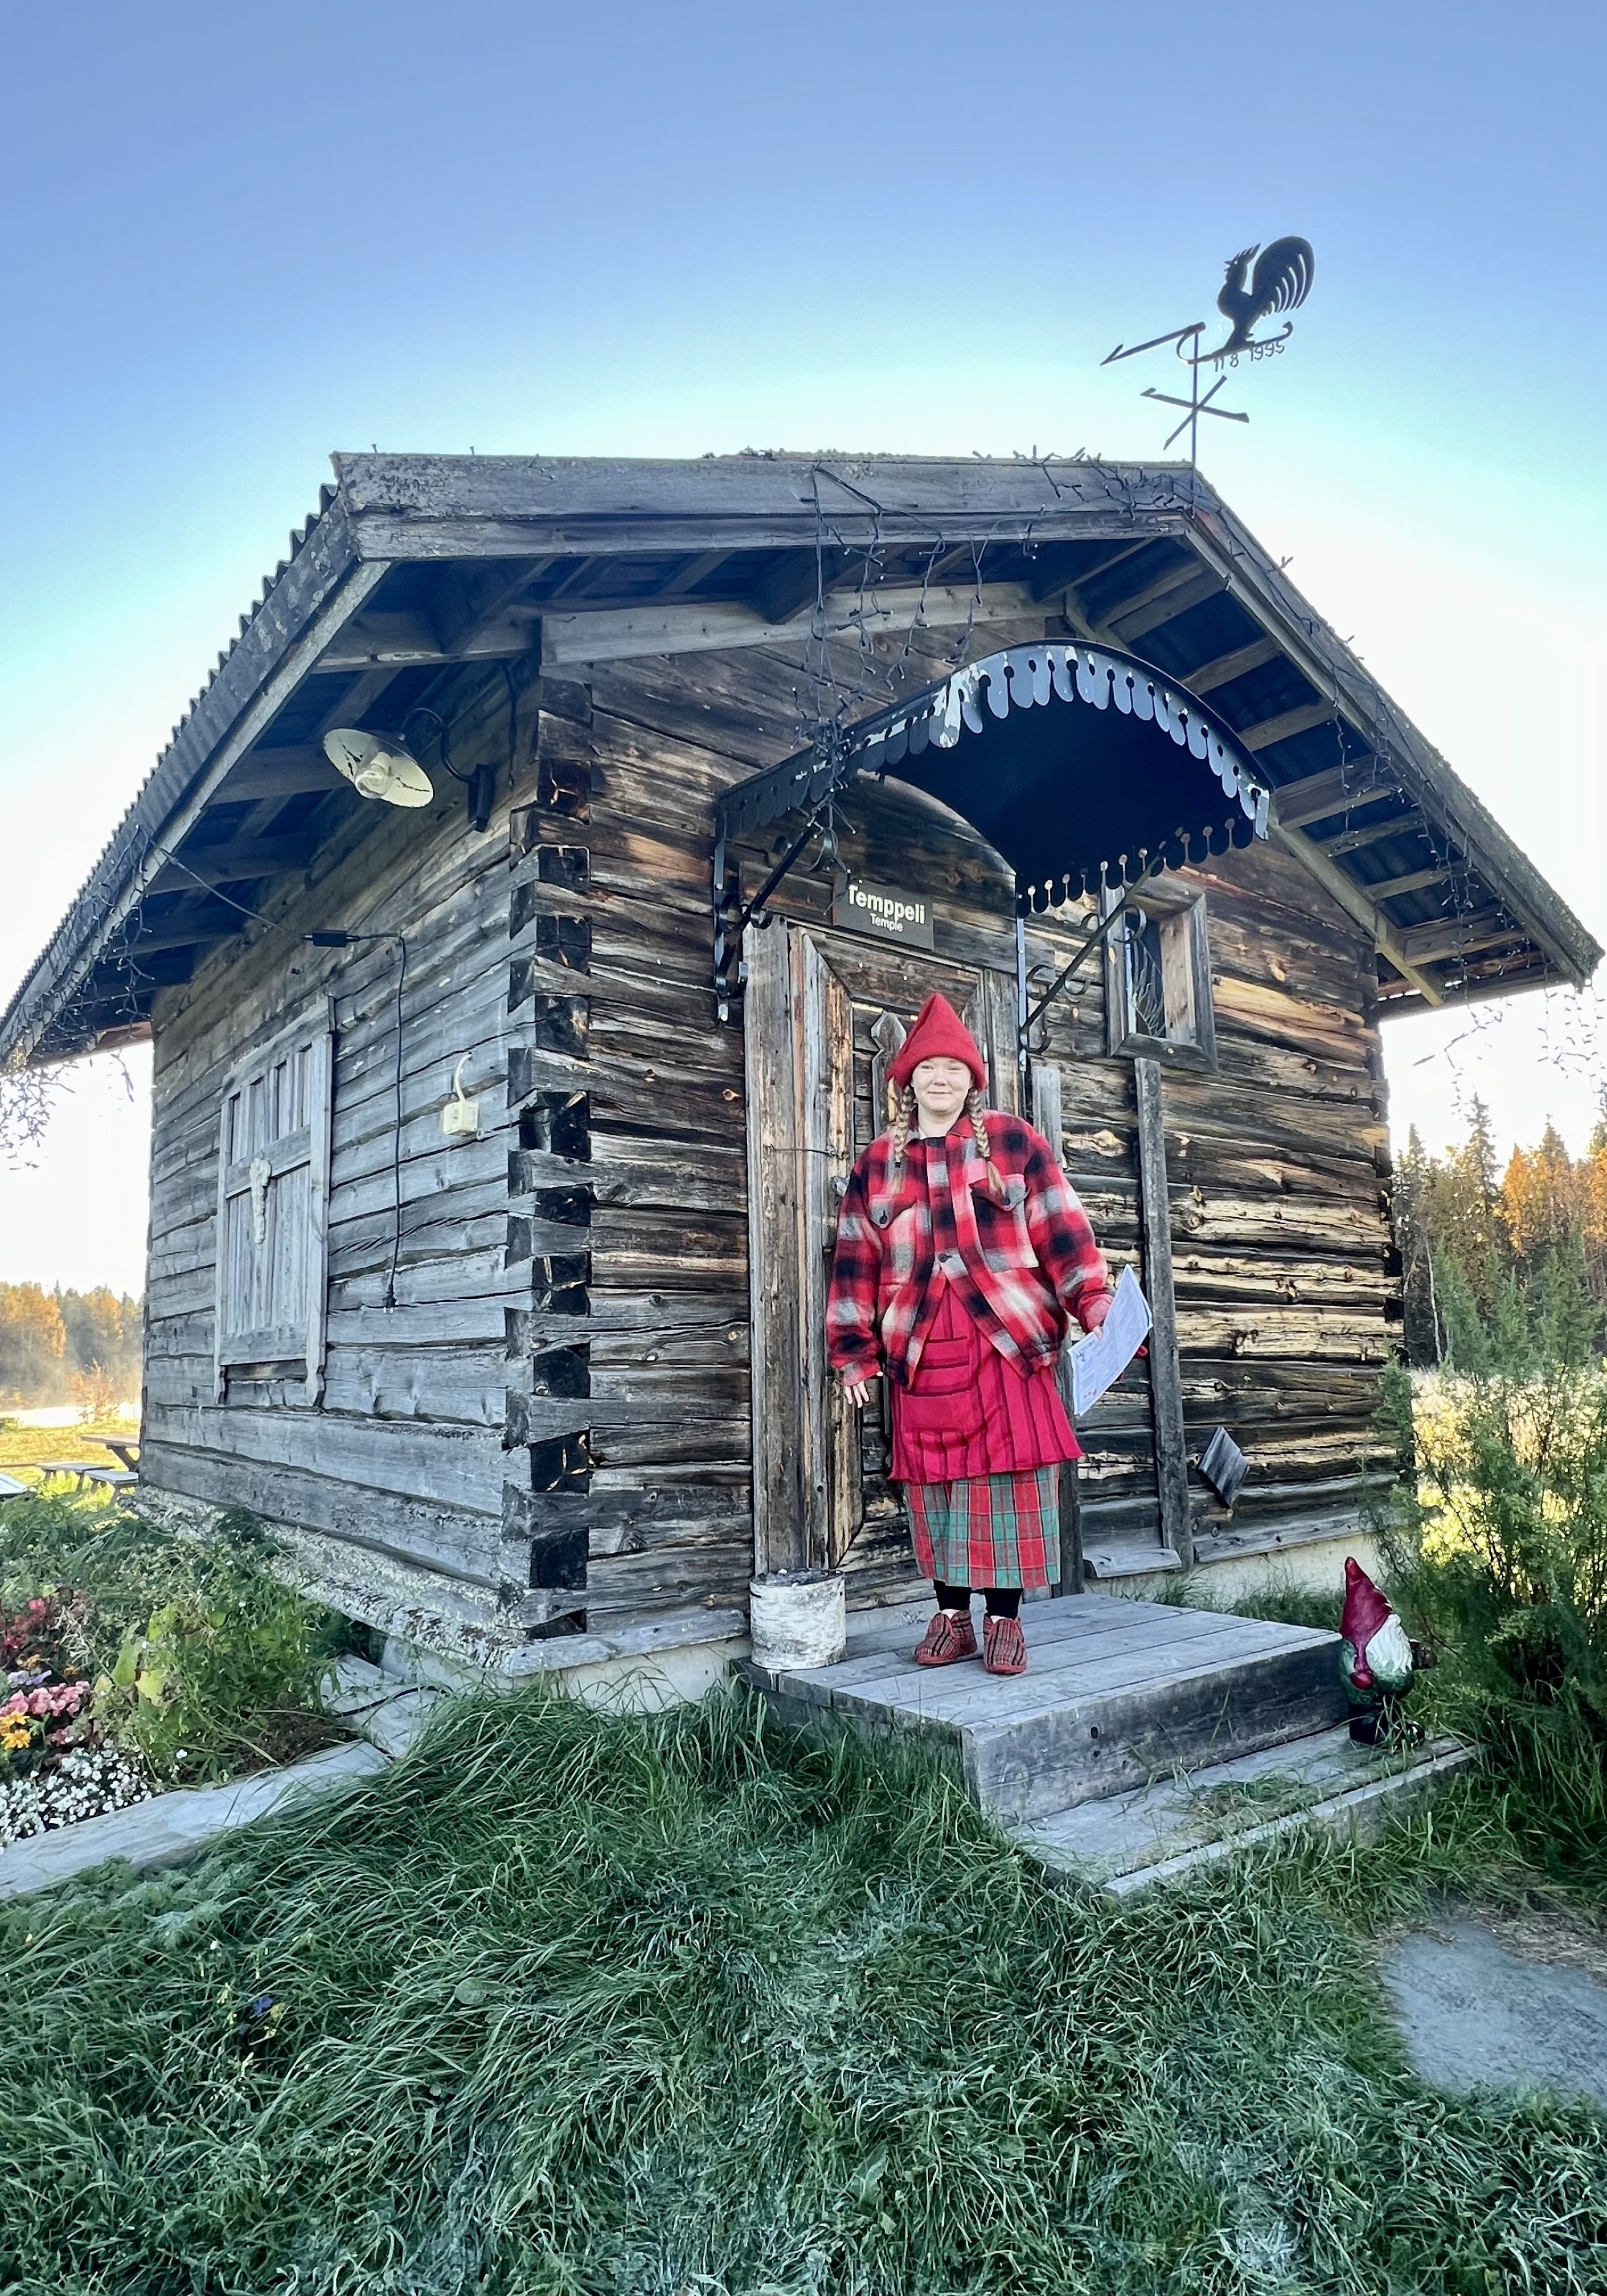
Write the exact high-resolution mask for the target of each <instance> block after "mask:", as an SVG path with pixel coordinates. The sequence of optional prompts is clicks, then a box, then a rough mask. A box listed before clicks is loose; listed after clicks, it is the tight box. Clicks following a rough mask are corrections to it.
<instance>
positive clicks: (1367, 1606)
mask: <svg viewBox="0 0 1607 2296" xmlns="http://www.w3.org/2000/svg"><path fill="white" fill-rule="evenodd" d="M1389 1616H1390V1605H1389V1603H1388V1602H1387V1601H1386V1600H1385V1598H1384V1596H1383V1595H1382V1594H1380V1592H1379V1590H1378V1588H1377V1587H1375V1586H1374V1585H1373V1581H1372V1579H1369V1578H1368V1576H1367V1574H1366V1572H1365V1570H1363V1569H1362V1566H1361V1564H1360V1563H1359V1562H1357V1560H1356V1558H1355V1556H1354V1555H1350V1554H1348V1555H1347V1556H1346V1557H1345V1608H1344V1614H1343V1616H1342V1617H1341V1620H1340V1632H1341V1635H1343V1636H1344V1637H1345V1640H1346V1641H1347V1642H1348V1643H1349V1645H1350V1647H1351V1649H1352V1650H1353V1651H1354V1652H1356V1661H1357V1663H1356V1679H1357V1682H1358V1683H1360V1684H1361V1685H1362V1686H1363V1688H1364V1689H1365V1687H1366V1685H1368V1684H1369V1683H1370V1682H1371V1681H1372V1679H1373V1677H1372V1674H1371V1672H1370V1671H1369V1670H1368V1667H1367V1644H1369V1643H1370V1642H1371V1641H1372V1639H1373V1636H1374V1635H1375V1634H1376V1633H1377V1632H1378V1630H1379V1628H1380V1627H1382V1625H1383V1622H1384V1620H1386V1619H1387V1618H1388V1617H1389Z"/></svg>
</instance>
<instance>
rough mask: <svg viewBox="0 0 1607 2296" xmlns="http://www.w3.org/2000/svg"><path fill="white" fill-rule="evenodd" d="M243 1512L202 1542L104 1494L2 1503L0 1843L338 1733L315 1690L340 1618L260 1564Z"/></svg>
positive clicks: (261, 1545) (254, 1528)
mask: <svg viewBox="0 0 1607 2296" xmlns="http://www.w3.org/2000/svg"><path fill="white" fill-rule="evenodd" d="M272 1552H273V1550H272V1546H271V1542H269V1541H268V1540H267V1539H266V1538H265V1537H264V1535H263V1533H262V1530H261V1528H260V1526H259V1525H258V1524H256V1523H255V1522H254V1521H252V1520H251V1519H250V1517H246V1516H234V1517H225V1520H224V1521H223V1523H222V1524H221V1525H220V1526H219V1530H218V1534H217V1538H215V1539H214V1540H213V1541H211V1542H208V1543H204V1544H203V1543H201V1542H199V1541H196V1540H192V1539H184V1538H176V1537H175V1536H173V1535H172V1534H171V1533H168V1532H167V1531H164V1530H161V1529H158V1528H157V1527H156V1526H155V1525H153V1524H152V1523H149V1522H146V1521H143V1520H142V1519H141V1518H139V1517H137V1516H135V1515H133V1514H130V1513H127V1512H125V1511H123V1510H121V1509H119V1507H117V1506H116V1505H109V1504H108V1503H107V1502H106V1501H105V1500H103V1499H100V1498H85V1499H77V1500H68V1499H60V1498H40V1499H37V1500H32V1499H30V1500H16V1501H14V1502H12V1504H11V1505H9V1506H8V1507H7V1508H6V1510H5V1511H4V1516H3V1517H0V1666H3V1668H4V1697H3V1698H0V1849H4V1846H5V1844H6V1843H7V1842H11V1841H21V1840H23V1839H25V1838H26V1837H28V1836H29V1835H31V1834H37V1833H46V1832H49V1831H51V1830H52V1829H53V1828H54V1827H57V1826H61V1825H74V1824H76V1823H77V1822H78V1820H79V1819H81V1818H86V1817H94V1816H100V1815H101V1814H102V1812H104V1811H107V1810H113V1809H122V1808H127V1806H128V1804H129V1803H130V1802H134V1801H140V1800H145V1799H146V1798H147V1797H148V1796H149V1795H151V1794H152V1793H156V1792H161V1791H162V1790H163V1788H165V1787H168V1786H171V1785H178V1784H202V1783H209V1782H215V1781H220V1780H224V1779H227V1778H231V1777H234V1776H238V1775H242V1774H243V1773H246V1772H249V1771H252V1770H257V1769H261V1768H265V1767H270V1766H274V1765H276V1764H279V1763H281V1762H285V1761H290V1760H293V1759H296V1758H297V1757H299V1755H302V1754H305V1753H307V1752H309V1751H313V1750H314V1749H315V1748H316V1747H319V1746H323V1745H327V1744H329V1743H332V1741H333V1740H334V1739H336V1738H338V1737H340V1735H341V1734H342V1733H341V1731H340V1726H338V1725H337V1724H335V1723H333V1722H332V1721H331V1719H330V1718H329V1717H328V1716H327V1715H325V1714H324V1711H323V1710H322V1708H321V1706H320V1703H319V1696H318V1693H319V1689H320V1685H321V1684H322V1681H323V1678H324V1676H325V1675H326V1674H327V1672H328V1670H329V1668H330V1666H331V1664H332V1660H333V1657H334V1655H335V1652H336V1651H337V1649H338V1648H339V1646H340V1640H341V1635H340V1628H341V1624H342V1622H341V1621H340V1620H336V1619H334V1618H333V1617H332V1614H331V1613H329V1612H327V1611H321V1610H319V1609H317V1608H316V1607H315V1606H314V1605H312V1604H310V1603H305V1602H303V1601H302V1600H301V1599H300V1598H299V1596H298V1595H296V1594H295V1593H294V1592H293V1591H292V1590H291V1589H290V1588H288V1587H285V1586H283V1584H282V1583H281V1581H280V1580H279V1579H277V1578H276V1577H275V1574H274V1572H273V1571H272V1570H271V1569H270V1568H269V1567H268V1565H269V1562H270V1560H271V1557H272Z"/></svg>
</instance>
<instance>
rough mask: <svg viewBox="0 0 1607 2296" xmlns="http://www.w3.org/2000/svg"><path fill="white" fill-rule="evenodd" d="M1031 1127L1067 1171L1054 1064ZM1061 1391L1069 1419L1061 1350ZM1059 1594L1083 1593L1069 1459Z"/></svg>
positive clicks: (1039, 1073)
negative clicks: (1046, 1143)
mask: <svg viewBox="0 0 1607 2296" xmlns="http://www.w3.org/2000/svg"><path fill="white" fill-rule="evenodd" d="M1030 1075H1031V1085H1032V1125H1033V1129H1034V1130H1035V1131H1037V1132H1041V1133H1042V1134H1043V1136H1044V1137H1045V1140H1046V1141H1047V1142H1048V1143H1049V1145H1050V1147H1051V1148H1052V1149H1053V1150H1054V1160H1055V1162H1056V1163H1057V1164H1058V1165H1060V1167H1061V1168H1062V1170H1063V1169H1065V1161H1066V1159H1065V1140H1064V1136H1063V1134H1062V1125H1061V1073H1060V1069H1059V1067H1058V1065H1057V1064H1056V1062H1054V1061H1034V1062H1033V1063H1032V1067H1031V1070H1030ZM1054 1372H1055V1379H1056V1382H1057V1383H1058V1385H1059V1388H1060V1392H1061V1401H1062V1403H1063V1404H1064V1405H1065V1406H1066V1416H1067V1417H1068V1418H1070V1415H1071V1367H1070V1364H1069V1363H1068V1361H1067V1359H1066V1350H1065V1349H1064V1348H1062V1349H1061V1357H1060V1361H1059V1363H1058V1364H1056V1365H1055V1367H1054ZM1054 1591H1055V1593H1056V1594H1057V1595H1080V1594H1081V1593H1082V1592H1083V1591H1084V1588H1083V1521H1082V1504H1081V1499H1080V1496H1079V1494H1078V1487H1077V1462H1076V1460H1075V1459H1068V1460H1067V1461H1066V1463H1065V1464H1064V1465H1063V1466H1062V1469H1061V1471H1060V1584H1059V1585H1058V1586H1057V1587H1056V1588H1055V1590H1054Z"/></svg>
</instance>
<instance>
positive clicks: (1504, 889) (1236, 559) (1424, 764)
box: [1195, 481, 1603, 988]
mask: <svg viewBox="0 0 1607 2296" xmlns="http://www.w3.org/2000/svg"><path fill="white" fill-rule="evenodd" d="M1201 488H1202V493H1203V494H1205V495H1208V496H1209V502H1206V501H1203V500H1202V501H1201V504H1200V506H1199V514H1198V516H1197V518H1196V521H1195V534H1196V539H1197V545H1198V546H1200V547H1201V553H1202V554H1203V555H1206V556H1209V557H1214V558H1215V560H1216V562H1217V564H1218V570H1219V571H1220V572H1222V573H1223V574H1224V575H1225V576H1226V578H1227V582H1228V586H1229V588H1230V589H1237V591H1238V593H1239V594H1240V597H1241V600H1242V602H1243V603H1247V604H1248V605H1249V606H1250V611H1251V612H1252V614H1254V615H1255V616H1256V618H1257V619H1260V620H1262V621H1263V622H1270V623H1271V624H1273V625H1274V626H1275V627H1277V628H1278V630H1279V632H1280V635H1281V637H1282V640H1283V643H1284V644H1285V645H1286V648H1287V651H1288V652H1289V653H1290V655H1291V658H1292V659H1293V660H1296V661H1297V662H1298V663H1299V665H1300V668H1302V669H1304V670H1305V672H1306V674H1307V675H1308V677H1309V678H1310V680H1311V682H1312V684H1313V685H1315V686H1316V689H1317V691H1318V693H1331V694H1332V696H1333V697H1334V700H1335V703H1336V706H1342V707H1343V709H1344V714H1345V715H1346V717H1349V720H1350V722H1351V723H1352V724H1353V725H1354V726H1356V727H1357V729H1358V731H1360V732H1361V733H1362V734H1365V736H1366V738H1367V740H1368V741H1369V742H1371V744H1372V745H1373V750H1374V752H1375V753H1376V754H1377V755H1378V756H1380V757H1381V758H1384V759H1385V760H1386V761H1387V762H1388V764H1389V765H1390V767H1391V768H1393V769H1394V770H1396V771H1397V772H1398V774H1399V775H1400V779H1401V782H1402V784H1403V786H1404V787H1406V789H1408V790H1409V791H1411V792H1412V794H1413V796H1414V798H1415V799H1417V800H1418V801H1419V802H1420V803H1423V805H1425V806H1426V807H1427V808H1429V809H1430V810H1431V811H1432V812H1434V813H1436V814H1438V815H1439V817H1440V819H1441V820H1442V822H1443V823H1444V824H1445V826H1446V828H1447V831H1448V832H1450V833H1451V834H1452V835H1453V836H1454V837H1455V840H1456V842H1457V843H1458V844H1459V845H1460V846H1461V848H1462V849H1463V851H1464V853H1465V854H1466V856H1467V857H1468V858H1469V859H1470V860H1471V861H1472V862H1473V863H1474V864H1475V865H1476V866H1477V868H1478V871H1479V874H1480V877H1481V878H1482V879H1483V880H1484V881H1485V883H1486V884H1487V885H1488V888H1489V890H1490V891H1491V892H1492V893H1493V894H1495V895H1496V896H1497V898H1500V899H1501V900H1502V901H1503V902H1504V903H1505V905H1506V906H1507V907H1508V908H1509V909H1510V910H1511V911H1513V913H1514V914H1516V915H1518V916H1519V917H1521V919H1522V921H1523V922H1524V923H1525V924H1526V925H1527V926H1528V927H1529V929H1530V930H1531V931H1532V932H1533V933H1534V936H1535V939H1536V940H1537V943H1538V944H1539V946H1540V947H1541V948H1542V949H1543V950H1544V951H1545V954H1546V957H1547V958H1548V959H1549V961H1550V962H1551V963H1552V964H1554V965H1555V966H1556V968H1557V970H1558V972H1561V973H1562V976H1563V977H1564V978H1565V979H1566V980H1569V981H1570V982H1571V983H1572V985H1573V986H1574V987H1575V988H1583V987H1584V985H1585V983H1586V982H1587V980H1589V978H1590V976H1591V974H1592V973H1593V972H1595V968H1596V966H1597V965H1598V964H1600V963H1601V960H1602V955H1603V951H1602V948H1601V946H1600V944H1599V943H1598V942H1597V941H1596V939H1595V937H1594V935H1593V934H1592V933H1591V932H1590V931H1588V930H1587V927H1586V926H1585V925H1584V924H1583V923H1582V922H1580V920H1579V919H1578V917H1577V916H1575V914H1574V913H1573V911H1572V910H1571V909H1570V907H1569V906H1568V904H1567V903H1566V902H1565V901H1564V900H1563V899H1562V896H1561V894H1560V893H1558V892H1557V891H1556V890H1554V887H1553V886H1551V885H1550V884H1548V883H1547V881H1546V879H1545V878H1544V877H1543V876H1542V875H1541V873H1540V872H1539V870H1538V869H1537V868H1536V866H1535V865H1534V863H1533V862H1532V861H1531V860H1530V859H1529V856H1528V855H1527V854H1526V853H1525V852H1524V851H1523V850H1522V849H1521V847H1520V846H1519V845H1518V844H1517V843H1516V842H1515V841H1514V840H1513V838H1512V837H1511V836H1510V835H1509V834H1508V833H1507V832H1506V831H1505V829H1503V828H1502V826H1501V824H1500V823H1499V822H1498V821H1497V820H1496V817H1495V816H1494V815H1493V814H1492V813H1491V812H1490V810H1489V808H1488V807H1487V806H1486V805H1485V804H1484V803H1483V801H1482V800H1481V799H1480V798H1479V797H1477V796H1476V795H1475V794H1474V792H1473V791H1472V790H1471V789H1470V788H1469V787H1468V785H1467V783H1465V782H1464V780H1463V779H1462V778H1461V776H1460V775H1458V774H1457V773H1456V772H1455V769H1454V767H1452V766H1451V765H1450V764H1449V763H1448V762H1447V759H1446V758H1444V757H1443V756H1442V755H1441V754H1440V752H1439V750H1437V749H1436V748H1435V747H1434V746H1433V744H1432V743H1431V742H1429V741H1428V740H1427V739H1426V738H1425V737H1424V735H1423V734H1421V733H1420V732H1419V731H1418V729H1417V727H1416V726H1414V724H1413V722H1412V720H1411V718H1410V717H1407V715H1406V711H1405V710H1404V709H1401V708H1400V706H1399V704H1398V702H1396V701H1394V700H1393V699H1392V698H1391V697H1390V694H1388V693H1386V692H1385V691H1384V689H1383V687H1382V686H1381V685H1380V684H1379V683H1378V680H1377V679H1376V678H1375V677H1374V676H1373V675H1372V673H1371V672H1370V671H1369V670H1368V669H1367V668H1366V667H1365V664H1364V663H1363V662H1362V661H1361V660H1359V659H1358V657H1357V655H1356V654H1354V653H1353V652H1351V651H1350V648H1349V646H1348V645H1347V644H1345V642H1344V640H1343V639H1342V638H1341V637H1340V636H1339V635H1337V633H1336V632H1335V630H1334V629H1333V627H1332V624H1331V623H1329V622H1327V621H1326V620H1324V618H1323V616H1322V615H1320V614H1319V613H1318V612H1317V611H1316V608H1315V607H1314V606H1313V605H1312V604H1311V603H1310V602H1309V601H1308V599H1307V598H1306V597H1305V596H1303V595H1302V594H1301V592H1300V590H1299V589H1298V588H1297V587H1296V586H1295V585H1294V584H1293V583H1292V582H1291V581H1290V579H1289V578H1288V577H1287V575H1286V574H1285V573H1284V572H1283V569H1282V568H1281V567H1280V566H1279V565H1278V564H1277V562H1276V561H1275V559H1273V557H1272V556H1271V554H1270V553H1269V552H1268V551H1267V549H1266V548H1265V547H1264V545H1262V544H1260V543H1259V542H1258V541H1257V539H1256V537H1254V535H1252V534H1251V533H1250V530H1249V529H1248V528H1247V527H1246V526H1245V525H1244V524H1243V523H1242V521H1241V520H1239V519H1238V518H1237V517H1236V516H1235V515H1234V512H1232V511H1231V510H1230V509H1229V508H1228V506H1227V504H1226V503H1225V502H1224V501H1223V500H1222V498H1221V496H1219V495H1218V494H1217V493H1216V490H1215V489H1214V488H1209V487H1207V486H1206V485H1205V482H1204V481H1201ZM1357 890H1359V891H1361V892H1363V893H1365V890H1366V889H1365V886H1359V885H1358V888H1357Z"/></svg>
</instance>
